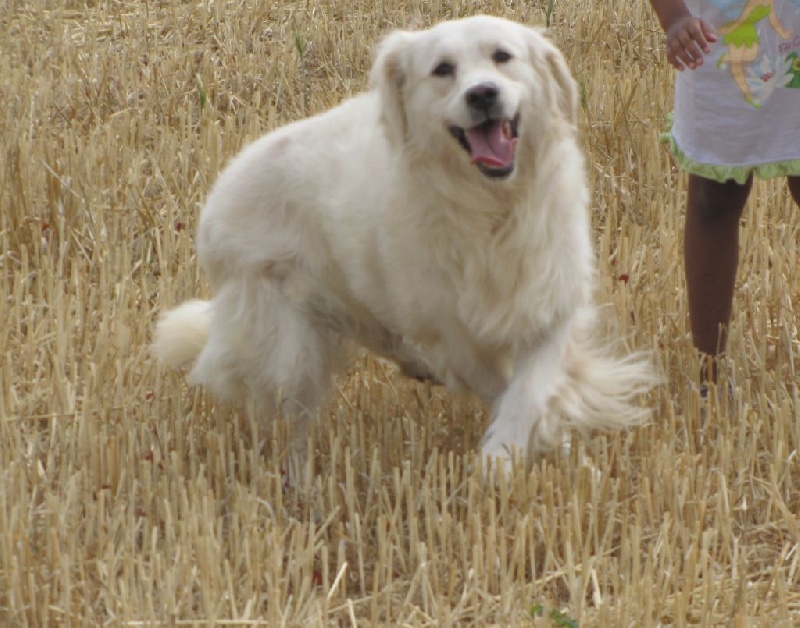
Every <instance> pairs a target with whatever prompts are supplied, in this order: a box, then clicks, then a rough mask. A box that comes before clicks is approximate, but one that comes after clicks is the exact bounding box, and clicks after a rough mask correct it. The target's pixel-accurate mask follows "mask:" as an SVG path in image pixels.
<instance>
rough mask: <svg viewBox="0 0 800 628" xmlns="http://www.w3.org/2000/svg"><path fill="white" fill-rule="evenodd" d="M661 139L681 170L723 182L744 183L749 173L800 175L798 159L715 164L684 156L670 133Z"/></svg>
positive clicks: (783, 175)
mask: <svg viewBox="0 0 800 628" xmlns="http://www.w3.org/2000/svg"><path fill="white" fill-rule="evenodd" d="M660 139H661V141H662V142H663V143H664V144H667V145H668V146H669V149H670V152H671V153H672V156H673V158H674V159H675V161H676V162H677V163H678V166H680V168H681V170H684V171H685V172H688V173H690V174H696V175H698V176H700V177H703V178H705V179H711V180H712V181H718V182H719V183H725V182H726V181H729V180H731V179H733V180H734V181H736V183H740V184H742V183H745V182H746V181H747V178H748V177H749V176H750V174H751V173H755V174H756V176H758V177H760V178H762V179H773V178H775V177H797V176H800V159H789V160H787V161H774V162H771V163H767V164H759V165H757V166H716V165H713V164H704V163H700V162H699V161H695V160H694V159H691V158H690V157H687V156H686V153H684V152H683V151H682V150H681V149H680V148H679V147H678V144H677V143H676V142H675V138H674V137H672V133H669V132H667V133H662V134H661V136H660Z"/></svg>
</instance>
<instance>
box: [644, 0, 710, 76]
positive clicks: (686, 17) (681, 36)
mask: <svg viewBox="0 0 800 628" xmlns="http://www.w3.org/2000/svg"><path fill="white" fill-rule="evenodd" d="M650 4H651V5H653V10H654V11H655V13H656V16H658V21H659V22H660V23H661V28H663V29H664V33H665V34H666V36H667V61H669V62H670V63H671V64H672V65H674V66H675V68H676V69H678V70H683V69H684V68H685V66H689V68H690V69H692V70H694V69H695V68H696V67H698V66H700V65H703V53H708V52H709V50H710V48H709V47H708V44H709V42H715V41H717V35H716V33H714V29H713V28H711V25H710V24H708V23H707V22H704V21H703V20H701V19H700V18H696V17H694V16H693V15H692V14H691V13H690V12H689V9H688V8H687V6H686V3H685V2H684V1H683V0H650Z"/></svg>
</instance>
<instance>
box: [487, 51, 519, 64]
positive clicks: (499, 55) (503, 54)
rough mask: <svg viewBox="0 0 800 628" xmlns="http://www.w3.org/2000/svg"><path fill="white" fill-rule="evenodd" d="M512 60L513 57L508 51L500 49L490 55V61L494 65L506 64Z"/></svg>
mask: <svg viewBox="0 0 800 628" xmlns="http://www.w3.org/2000/svg"><path fill="white" fill-rule="evenodd" d="M513 58H514V56H513V55H512V54H511V53H510V52H508V50H503V49H502V48H498V49H497V50H495V51H494V52H493V53H492V61H494V62H495V63H508V62H509V61H511V59H513Z"/></svg>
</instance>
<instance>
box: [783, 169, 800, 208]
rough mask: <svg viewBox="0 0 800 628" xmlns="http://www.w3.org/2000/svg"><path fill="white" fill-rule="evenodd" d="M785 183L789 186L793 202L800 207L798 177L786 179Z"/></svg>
mask: <svg viewBox="0 0 800 628" xmlns="http://www.w3.org/2000/svg"><path fill="white" fill-rule="evenodd" d="M786 183H788V184H789V192H791V193H792V198H793V199H794V202H795V203H796V204H797V206H798V207H800V176H797V177H787V178H786Z"/></svg>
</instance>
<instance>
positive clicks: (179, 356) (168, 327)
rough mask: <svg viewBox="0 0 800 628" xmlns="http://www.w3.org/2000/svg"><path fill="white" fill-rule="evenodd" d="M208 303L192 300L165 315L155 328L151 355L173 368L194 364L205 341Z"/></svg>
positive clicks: (208, 317)
mask: <svg viewBox="0 0 800 628" xmlns="http://www.w3.org/2000/svg"><path fill="white" fill-rule="evenodd" d="M210 321H211V302H210V301H200V300H198V299H194V300H192V301H186V302H185V303H182V304H181V305H179V306H178V307H176V308H175V309H173V310H169V311H168V312H166V313H165V314H164V315H163V316H162V317H161V319H160V320H159V321H158V324H157V325H156V330H155V334H154V338H153V345H152V351H153V354H154V355H155V356H156V357H157V358H158V359H159V360H161V361H162V362H164V363H165V364H167V365H169V366H171V367H172V368H178V367H180V366H184V365H186V364H188V363H190V362H194V360H195V359H196V358H197V356H198V355H199V354H200V352H201V351H202V350H203V347H204V346H205V344H206V341H207V340H208V327H209V324H210Z"/></svg>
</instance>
